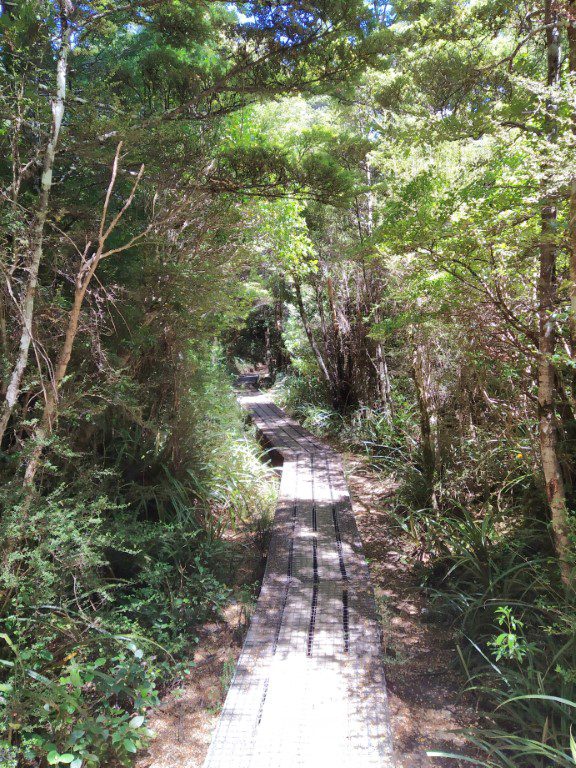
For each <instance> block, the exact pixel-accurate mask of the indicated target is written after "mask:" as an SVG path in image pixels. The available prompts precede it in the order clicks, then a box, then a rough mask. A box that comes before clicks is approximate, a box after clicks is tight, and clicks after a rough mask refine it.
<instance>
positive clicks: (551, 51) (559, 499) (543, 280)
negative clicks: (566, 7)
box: [538, 0, 572, 586]
mask: <svg viewBox="0 0 576 768" xmlns="http://www.w3.org/2000/svg"><path fill="white" fill-rule="evenodd" d="M555 21H556V11H555V10H554V8H553V5H552V0H546V2H545V22H546V25H547V27H546V53H547V83H546V84H547V86H548V88H552V87H553V86H554V85H556V83H557V82H558V79H559V74H560V40H559V36H560V31H559V28H558V27H557V26H556V24H555ZM555 122H556V121H555V117H554V106H553V103H552V99H551V98H550V99H549V100H548V104H547V117H546V126H545V133H546V136H547V138H548V140H553V139H554V136H555V130H556V126H555ZM545 170H546V169H545ZM544 184H546V180H545V181H544ZM556 217H557V212H556V205H555V200H554V198H552V197H551V196H550V193H549V192H548V190H546V189H544V192H543V199H542V211H541V242H540V276H539V280H538V335H539V350H538V352H539V355H538V417H539V438H540V454H541V459H542V470H543V472H544V479H545V483H546V493H547V496H548V503H549V505H550V515H551V523H552V533H553V538H554V545H555V548H556V554H557V556H558V561H559V565H560V573H561V577H562V581H563V582H564V584H565V585H566V586H569V585H570V583H571V571H572V568H571V558H570V539H569V534H568V511H567V503H566V489H565V485H564V478H563V475H562V467H561V464H560V459H559V455H558V426H557V421H556V402H555V401H556V387H555V370H554V363H553V356H554V352H555V349H556V321H555V311H556V298H557V297H556V293H557V277H556V254H557V245H556V242H555V235H554V229H555V222H556Z"/></svg>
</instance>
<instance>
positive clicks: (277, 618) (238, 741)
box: [204, 393, 393, 768]
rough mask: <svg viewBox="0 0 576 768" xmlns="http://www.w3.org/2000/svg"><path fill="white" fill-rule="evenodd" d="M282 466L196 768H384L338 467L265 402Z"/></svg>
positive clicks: (257, 407)
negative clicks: (226, 676)
mask: <svg viewBox="0 0 576 768" xmlns="http://www.w3.org/2000/svg"><path fill="white" fill-rule="evenodd" d="M241 402H242V404H243V406H244V407H245V408H246V409H247V410H248V411H249V412H250V414H251V417H252V420H253V421H254V423H255V424H256V427H257V429H258V431H259V433H260V436H261V438H262V439H263V441H264V442H265V443H266V444H267V445H268V446H269V447H270V448H271V449H272V448H273V449H274V450H275V451H277V452H278V453H279V454H280V455H281V457H282V459H283V469H282V480H281V484H280V498H279V501H278V507H277V510H276V517H275V522H274V528H273V532H272V540H271V544H270V551H269V556H268V563H267V566H266V573H265V575H264V581H263V584H262V590H261V592H260V597H259V599H258V603H257V606H256V609H255V612H254V616H253V618H252V621H251V625H250V629H249V631H248V635H247V637H246V641H245V643H244V648H243V650H242V654H241V656H240V659H239V662H238V667H237V670H236V674H235V677H234V680H233V681H232V685H231V687H230V690H229V692H228V696H227V698H226V702H225V704H224V708H223V710H222V714H221V717H220V721H219V724H218V727H217V729H216V732H215V734H214V738H213V740H212V745H211V747H210V750H209V752H208V756H207V758H206V762H205V763H204V768H324V766H327V767H328V766H329V768H391V767H392V766H393V761H392V747H391V737H390V731H389V724H388V714H387V704H386V687H385V682H384V673H383V668H382V661H381V657H380V638H379V625H378V622H377V619H376V612H375V605H374V597H373V593H372V588H371V586H370V579H369V573H368V567H367V565H366V560H365V558H364V555H363V552H362V544H361V542H360V539H359V536H358V530H357V528H356V523H355V521H354V516H353V514H352V507H351V503H350V496H349V493H348V489H347V486H346V481H345V479H344V474H343V471H342V466H341V464H340V461H339V457H338V455H337V454H335V453H334V452H333V451H331V450H330V449H328V448H327V447H326V446H325V445H323V444H322V443H321V442H319V441H318V440H317V439H316V438H314V437H313V436H312V435H311V434H310V433H308V432H306V430H305V429H303V428H302V427H301V426H300V425H299V424H297V423H296V422H294V421H292V420H291V419H289V418H288V417H287V416H286V414H285V413H283V412H282V411H281V410H280V409H279V408H277V407H276V406H275V405H274V404H273V403H272V402H271V401H270V400H269V399H268V398H267V397H266V396H265V395H262V394H260V393H254V394H252V393H251V394H248V395H246V396H244V397H242V398H241Z"/></svg>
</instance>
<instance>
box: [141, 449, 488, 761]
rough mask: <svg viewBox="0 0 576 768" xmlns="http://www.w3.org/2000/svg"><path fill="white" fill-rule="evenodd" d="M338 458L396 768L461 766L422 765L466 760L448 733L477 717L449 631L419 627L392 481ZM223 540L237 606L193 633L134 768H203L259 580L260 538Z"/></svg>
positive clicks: (247, 531) (234, 535)
mask: <svg viewBox="0 0 576 768" xmlns="http://www.w3.org/2000/svg"><path fill="white" fill-rule="evenodd" d="M343 458H344V462H345V467H346V472H347V477H348V483H349V487H350V491H351V494H352V498H353V505H354V512H355V514H356V520H357V522H358V527H359V529H360V533H361V536H362V539H363V542H364V548H365V552H366V556H367V558H368V561H369V563H370V571H371V575H372V580H373V584H374V590H375V594H376V600H377V603H378V608H379V611H380V614H381V617H382V625H383V642H384V649H383V650H384V660H385V668H386V678H387V683H388V692H389V701H390V717H391V723H392V733H393V739H394V747H395V753H396V759H397V766H396V768H432V766H442V768H457V767H458V766H459V764H460V761H455V760H448V759H438V758H434V759H432V758H428V757H427V756H426V751H427V750H438V751H446V752H455V753H458V754H465V753H466V743H465V740H464V739H463V738H462V736H460V735H458V734H456V733H454V731H457V730H458V729H461V728H464V727H467V726H470V725H473V724H474V723H475V722H476V720H477V716H476V714H475V712H474V710H473V708H472V706H471V705H470V704H469V703H467V702H466V701H464V700H462V698H461V697H460V695H459V694H460V691H461V690H462V688H463V687H464V680H462V679H459V676H458V672H457V667H456V660H455V651H454V645H453V641H452V638H451V636H450V633H449V630H448V629H447V627H446V626H444V625H438V624H435V623H431V622H430V621H429V620H427V619H428V615H429V613H428V602H427V600H426V597H425V596H424V595H423V594H422V591H421V590H420V588H419V586H418V579H417V575H416V573H415V570H414V567H413V562H414V558H413V557H412V556H411V552H410V549H411V544H410V543H409V542H408V541H407V540H406V539H405V538H404V537H403V536H402V535H401V532H399V531H398V530H397V528H395V527H394V525H393V520H392V518H391V516H390V513H389V508H390V500H391V497H392V496H393V495H394V493H395V490H396V487H395V483H394V480H393V479H392V478H386V477H385V476H383V475H381V474H378V473H376V472H374V471H373V470H372V469H371V468H370V466H369V463H368V461H367V460H366V459H364V458H362V457H359V456H357V455H354V454H347V453H345V454H344V455H343ZM228 537H229V539H230V543H231V544H232V546H233V547H235V548H237V549H238V551H239V552H241V553H242V557H241V558H240V559H239V562H240V565H239V568H238V571H237V574H236V578H235V595H236V599H235V600H234V601H232V602H231V604H230V605H229V606H228V608H227V609H226V610H225V611H224V612H223V615H222V616H221V617H220V618H219V619H218V620H214V621H212V622H210V623H207V624H205V625H204V626H203V627H201V628H200V631H199V633H198V634H199V643H198V645H197V647H196V650H195V653H194V665H193V666H192V668H191V671H190V674H189V675H188V676H187V677H186V679H185V680H184V681H182V682H180V684H179V685H178V686H177V687H174V688H173V689H172V690H170V691H169V692H168V693H167V694H166V695H165V696H164V697H163V700H162V704H161V705H160V707H159V708H158V709H157V710H156V712H155V713H154V714H153V717H152V719H151V728H152V730H153V731H154V732H155V733H156V738H155V739H154V740H153V741H152V743H151V745H150V747H149V749H148V750H147V751H146V752H144V753H143V754H142V755H141V756H140V757H139V759H138V760H137V762H136V768H201V767H202V764H203V761H204V758H205V756H206V752H207V750H208V746H209V744H210V739H211V736H212V732H213V730H214V728H215V726H216V723H217V721H218V717H219V714H220V709H221V706H222V703H223V701H224V698H225V695H226V690H227V687H228V684H229V683H230V680H231V678H232V674H233V671H234V667H235V664H236V662H237V660H238V656H239V655H240V650H241V647H242V642H243V638H244V635H245V632H246V629H247V624H248V618H249V612H250V602H249V601H247V600H246V595H247V594H248V592H249V591H250V587H251V586H252V585H253V584H254V581H255V579H256V578H258V576H261V575H262V541H261V538H262V537H261V535H260V534H258V533H256V532H255V531H254V526H250V525H247V526H246V527H244V528H243V529H241V530H238V531H236V532H231V533H229V534H228ZM468 754H469V753H468ZM461 765H462V766H464V765H465V764H464V763H461ZM466 765H468V766H469V765H471V764H470V763H469V762H468V763H466ZM351 768H353V766H351Z"/></svg>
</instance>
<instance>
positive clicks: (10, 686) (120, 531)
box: [0, 356, 274, 768]
mask: <svg viewBox="0 0 576 768" xmlns="http://www.w3.org/2000/svg"><path fill="white" fill-rule="evenodd" d="M196 369H197V371H198V373H197V374H196V378H195V379H194V380H191V381H190V382H189V390H188V394H187V395H186V398H185V399H184V398H183V399H184V402H183V403H182V404H181V408H182V410H183V415H182V417H181V418H180V419H179V422H178V424H177V425H176V426H175V427H174V430H173V433H172V434H167V433H162V434H160V433H154V432H153V431H152V430H150V429H149V428H147V427H146V426H143V425H142V424H141V423H135V422H134V421H130V420H128V419H127V420H126V421H125V422H124V423H118V419H117V418H115V420H114V422H113V423H111V422H109V421H108V420H107V414H106V413H104V414H98V417H97V418H95V428H97V429H99V430H101V431H102V433H105V434H107V438H108V439H107V440H106V441H104V440H103V441H102V442H103V444H104V443H105V444H106V445H107V446H108V447H107V450H106V453H105V454H100V455H95V454H90V455H86V454H85V453H82V452H81V451H78V450H77V449H75V448H73V446H70V445H65V444H64V443H59V444H58V445H54V446H53V450H52V451H51V454H50V456H51V458H50V461H51V462H52V466H51V464H50V461H48V462H46V467H45V473H46V477H47V481H46V482H45V483H44V487H45V488H46V490H45V492H44V493H43V494H41V495H39V496H37V497H35V498H34V500H33V502H32V503H30V502H29V500H26V498H25V497H23V496H22V492H21V490H20V488H19V486H18V485H17V484H16V483H12V484H10V483H5V484H4V485H3V490H2V497H1V499H0V503H1V506H2V516H1V520H0V541H1V544H2V550H3V559H2V563H1V566H0V589H1V592H0V621H1V630H0V720H1V726H0V729H1V731H2V733H3V736H2V739H1V740H0V766H1V767H2V768H8V767H9V766H12V765H13V766H38V767H44V766H46V765H70V766H72V768H94V767H95V766H114V765H128V764H130V762H131V760H132V758H133V756H134V753H136V752H137V750H138V749H140V748H141V747H142V746H143V745H145V743H146V742H147V740H148V739H149V738H150V735H151V734H150V731H149V729H148V724H147V723H148V711H149V709H150V708H152V707H154V706H155V705H156V704H157V702H158V696H159V692H161V690H162V688H163V687H164V686H166V685H167V684H168V683H169V682H170V681H171V680H174V679H175V678H178V677H179V676H181V675H183V674H184V673H185V670H186V669H187V668H188V667H189V665H190V664H191V663H193V661H192V659H193V654H194V646H195V643H196V641H197V633H196V629H197V627H198V625H199V624H200V623H201V622H203V621H205V620H206V619H208V618H209V617H212V616H214V615H217V614H218V612H219V611H220V609H221V608H222V607H223V606H224V604H225V603H226V602H227V600H228V598H229V597H230V595H231V591H232V589H233V575H234V571H235V568H236V564H237V563H238V562H239V560H240V558H241V557H242V556H243V553H242V552H241V551H239V550H238V548H237V547H235V546H234V544H233V543H230V541H229V540H228V539H227V538H226V537H225V535H224V534H225V533H226V531H227V530H229V529H230V528H234V527H237V526H239V525H244V524H246V523H247V521H249V520H250V521H253V522H252V523H251V524H253V525H255V526H256V527H257V528H258V527H261V526H262V525H263V524H262V522H261V521H262V520H266V519H267V516H269V513H270V510H271V508H272V505H273V497H274V486H273V484H272V483H271V482H270V481H269V480H270V476H269V470H267V469H266V467H265V465H264V464H262V463H261V462H260V461H259V448H258V446H257V444H256V442H255V440H254V439H253V438H252V437H250V436H249V435H247V434H246V432H245V428H244V425H243V419H242V415H241V412H240V410H239V408H238V406H237V404H236V402H235V399H234V395H233V393H232V390H231V388H230V383H229V380H228V377H227V375H226V374H225V373H224V372H223V370H222V367H221V364H220V362H219V361H218V359H217V357H216V356H211V357H208V358H204V359H203V360H202V365H198V366H197V367H196ZM110 430H113V432H114V434H113V438H114V439H113V440H111V439H109V433H110ZM110 446H113V448H111V447H110ZM64 455H65V456H66V457H67V463H66V464H64V462H63V461H62V459H61V457H62V456H64ZM70 457H73V463H74V466H73V468H71V467H70ZM12 461H17V457H12ZM63 478H64V480H63ZM264 524H265V523H264Z"/></svg>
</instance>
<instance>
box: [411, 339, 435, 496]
mask: <svg viewBox="0 0 576 768" xmlns="http://www.w3.org/2000/svg"><path fill="white" fill-rule="evenodd" d="M412 374H413V377H414V384H415V385H416V398H417V400H418V410H419V413H420V439H421V443H422V459H423V462H424V474H425V477H426V480H427V482H428V485H429V487H430V495H431V499H432V502H433V506H434V507H435V506H436V501H435V494H434V481H435V476H436V467H437V463H438V457H437V448H436V439H435V432H436V429H437V418H436V412H435V408H434V405H433V397H432V393H431V391H430V389H431V385H430V366H429V364H428V354H427V351H426V348H425V346H424V344H423V343H422V341H421V340H419V341H418V342H417V343H416V345H415V348H414V357H413V360H412Z"/></svg>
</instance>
